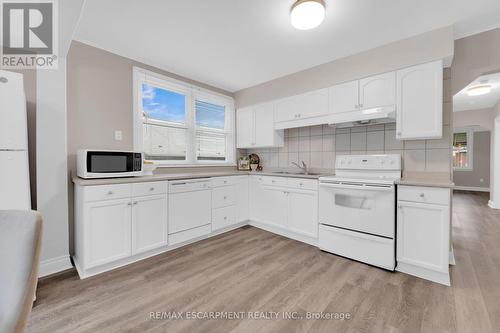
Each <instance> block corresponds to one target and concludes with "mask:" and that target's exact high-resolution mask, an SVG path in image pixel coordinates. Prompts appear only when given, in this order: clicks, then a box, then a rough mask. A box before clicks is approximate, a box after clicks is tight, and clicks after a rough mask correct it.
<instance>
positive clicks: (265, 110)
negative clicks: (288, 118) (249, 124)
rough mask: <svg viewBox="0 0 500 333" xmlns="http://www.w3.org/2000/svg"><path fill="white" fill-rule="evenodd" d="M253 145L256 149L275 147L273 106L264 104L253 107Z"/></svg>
mask: <svg viewBox="0 0 500 333" xmlns="http://www.w3.org/2000/svg"><path fill="white" fill-rule="evenodd" d="M254 112H255V141H254V142H255V145H256V146H257V147H269V146H275V145H276V143H275V136H276V132H275V131H274V104H273V103H264V104H259V105H257V106H255V107H254Z"/></svg>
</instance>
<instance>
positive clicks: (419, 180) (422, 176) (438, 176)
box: [397, 172, 455, 188]
mask: <svg viewBox="0 0 500 333" xmlns="http://www.w3.org/2000/svg"><path fill="white" fill-rule="evenodd" d="M397 184H398V185H409V186H427V187H445V188H453V187H455V183H453V181H452V180H451V179H450V174H449V173H439V172H415V173H406V174H405V175H404V176H403V178H401V179H400V180H399V181H398V182H397Z"/></svg>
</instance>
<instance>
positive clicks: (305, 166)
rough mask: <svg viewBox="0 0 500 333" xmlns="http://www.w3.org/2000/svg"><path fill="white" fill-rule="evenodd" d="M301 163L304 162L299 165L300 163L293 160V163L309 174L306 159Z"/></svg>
mask: <svg viewBox="0 0 500 333" xmlns="http://www.w3.org/2000/svg"><path fill="white" fill-rule="evenodd" d="M300 163H302V166H301V165H299V164H297V163H295V162H292V164H293V165H295V166H296V167H297V168H299V169H301V170H302V171H303V172H304V174H306V175H307V174H308V172H307V164H306V163H305V162H304V161H300Z"/></svg>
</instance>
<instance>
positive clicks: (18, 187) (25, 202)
mask: <svg viewBox="0 0 500 333" xmlns="http://www.w3.org/2000/svg"><path fill="white" fill-rule="evenodd" d="M4 209H20V210H30V209H31V200H30V180H29V162H28V124H27V114H26V95H25V93H24V84H23V75H22V74H19V73H15V72H10V71H4V70H0V210H4Z"/></svg>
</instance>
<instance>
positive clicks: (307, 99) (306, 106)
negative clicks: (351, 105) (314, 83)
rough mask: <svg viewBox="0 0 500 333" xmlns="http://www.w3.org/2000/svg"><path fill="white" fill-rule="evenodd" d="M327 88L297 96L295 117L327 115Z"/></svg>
mask: <svg viewBox="0 0 500 333" xmlns="http://www.w3.org/2000/svg"><path fill="white" fill-rule="evenodd" d="M328 112H329V110H328V89H319V90H315V91H311V92H308V93H305V94H302V95H300V96H299V99H298V114H297V116H298V117H297V118H298V119H299V120H300V119H303V118H310V117H319V116H326V115H328Z"/></svg>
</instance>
